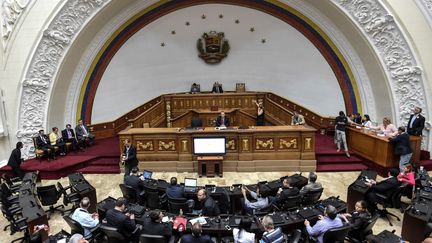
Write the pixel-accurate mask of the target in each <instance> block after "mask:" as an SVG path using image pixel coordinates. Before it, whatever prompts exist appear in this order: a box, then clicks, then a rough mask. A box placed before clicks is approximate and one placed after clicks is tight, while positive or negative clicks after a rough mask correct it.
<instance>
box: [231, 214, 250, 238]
mask: <svg viewBox="0 0 432 243" xmlns="http://www.w3.org/2000/svg"><path fill="white" fill-rule="evenodd" d="M251 226H252V219H251V218H249V217H246V218H242V219H241V220H240V224H239V226H238V228H234V229H233V237H234V242H235V243H254V242H255V234H254V233H251Z"/></svg>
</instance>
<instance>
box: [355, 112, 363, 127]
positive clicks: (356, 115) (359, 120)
mask: <svg viewBox="0 0 432 243" xmlns="http://www.w3.org/2000/svg"><path fill="white" fill-rule="evenodd" d="M353 122H355V123H356V124H358V125H361V124H362V117H361V115H360V113H354V120H353Z"/></svg>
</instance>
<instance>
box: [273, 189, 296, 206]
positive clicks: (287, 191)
mask: <svg viewBox="0 0 432 243" xmlns="http://www.w3.org/2000/svg"><path fill="white" fill-rule="evenodd" d="M299 194H300V190H299V189H298V188H297V187H289V188H282V192H281V193H280V195H279V196H278V197H277V202H279V203H282V202H284V201H285V200H287V199H288V197H292V196H296V195H299Z"/></svg>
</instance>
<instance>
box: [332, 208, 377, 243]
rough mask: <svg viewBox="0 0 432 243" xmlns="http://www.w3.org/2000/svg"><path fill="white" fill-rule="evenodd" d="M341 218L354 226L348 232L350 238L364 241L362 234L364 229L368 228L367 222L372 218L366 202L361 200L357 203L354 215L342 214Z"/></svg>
mask: <svg viewBox="0 0 432 243" xmlns="http://www.w3.org/2000/svg"><path fill="white" fill-rule="evenodd" d="M339 217H340V218H342V219H343V220H344V221H345V222H348V223H350V224H351V225H352V227H351V229H350V231H349V232H348V236H349V237H350V238H355V239H357V240H359V241H362V240H363V239H364V238H365V236H364V235H360V234H361V232H362V229H363V228H364V227H366V223H367V221H368V220H369V219H370V218H371V214H370V213H369V212H368V210H367V204H366V202H365V201H363V200H361V201H358V202H356V204H355V210H354V211H353V212H352V213H344V214H340V215H339Z"/></svg>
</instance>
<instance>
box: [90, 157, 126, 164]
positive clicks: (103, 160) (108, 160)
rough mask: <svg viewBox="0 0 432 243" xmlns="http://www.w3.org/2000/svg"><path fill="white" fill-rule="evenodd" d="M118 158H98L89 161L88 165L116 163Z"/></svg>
mask: <svg viewBox="0 0 432 243" xmlns="http://www.w3.org/2000/svg"><path fill="white" fill-rule="evenodd" d="M119 163H120V162H119V159H118V158H100V159H97V160H94V161H92V162H90V165H118V164H119Z"/></svg>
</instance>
